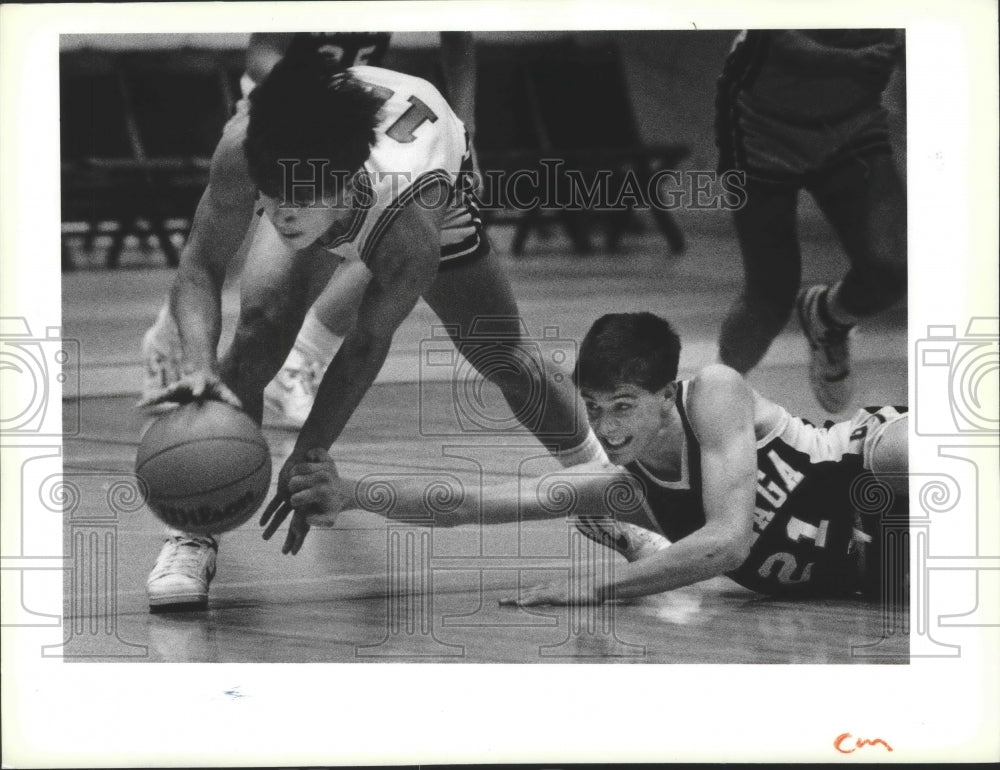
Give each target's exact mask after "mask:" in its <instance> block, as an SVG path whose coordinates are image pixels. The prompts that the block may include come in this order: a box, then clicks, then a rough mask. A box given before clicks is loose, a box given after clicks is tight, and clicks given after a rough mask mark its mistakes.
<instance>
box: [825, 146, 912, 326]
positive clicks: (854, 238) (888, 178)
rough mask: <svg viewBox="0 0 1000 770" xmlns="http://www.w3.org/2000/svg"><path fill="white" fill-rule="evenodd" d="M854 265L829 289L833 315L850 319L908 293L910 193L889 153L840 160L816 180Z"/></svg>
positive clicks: (842, 320) (844, 320) (841, 319)
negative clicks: (907, 210)
mask: <svg viewBox="0 0 1000 770" xmlns="http://www.w3.org/2000/svg"><path fill="white" fill-rule="evenodd" d="M809 191H810V192H811V193H812V194H813V197H815V199H816V202H817V204H818V205H819V207H820V209H821V210H822V212H823V214H824V215H825V216H826V218H827V219H828V220H829V221H830V224H831V225H833V228H834V230H835V231H836V233H837V236H838V237H839V238H840V242H841V244H842V245H843V247H844V251H845V252H846V254H847V257H848V259H849V260H850V263H851V267H850V269H849V270H848V272H847V274H846V275H845V276H844V278H843V279H842V280H841V281H839V282H838V283H837V284H835V285H834V286H833V287H832V288H831V290H830V293H829V297H828V300H827V308H828V310H829V312H830V315H831V316H832V318H833V320H835V321H837V322H839V323H843V324H851V323H855V322H856V321H857V320H859V319H861V318H864V317H865V316H870V315H873V314H875V313H878V312H880V311H882V310H885V309H886V308H888V307H890V306H891V305H893V304H895V303H896V302H897V301H898V300H900V299H901V298H902V297H903V296H904V295H905V294H906V197H905V191H904V189H903V182H902V180H901V179H900V177H899V172H898V171H897V169H896V164H895V163H894V162H893V158H892V155H891V154H890V153H888V152H880V153H876V154H872V155H866V156H863V157H859V158H856V159H852V160H851V161H849V162H846V163H843V164H841V165H839V166H838V167H837V168H836V169H834V170H832V171H830V172H828V173H826V174H824V175H822V176H821V177H820V178H818V180H817V181H816V182H815V183H814V184H811V185H810V187H809Z"/></svg>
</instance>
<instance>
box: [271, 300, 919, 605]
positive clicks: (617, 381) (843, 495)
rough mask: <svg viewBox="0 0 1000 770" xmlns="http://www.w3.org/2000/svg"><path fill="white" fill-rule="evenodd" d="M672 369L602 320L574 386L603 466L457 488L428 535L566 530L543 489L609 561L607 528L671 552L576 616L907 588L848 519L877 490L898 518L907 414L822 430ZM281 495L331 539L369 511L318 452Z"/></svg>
mask: <svg viewBox="0 0 1000 770" xmlns="http://www.w3.org/2000/svg"><path fill="white" fill-rule="evenodd" d="M679 355H680V340H679V338H678V337H677V335H676V334H675V333H674V331H673V329H672V328H671V326H670V325H669V324H668V323H667V322H666V321H665V320H663V319H661V318H659V317H657V316H655V315H653V314H650V313H632V314H617V315H607V316H604V317H602V318H600V319H598V320H597V322H596V323H594V325H593V326H592V327H591V329H590V331H589V332H588V333H587V335H586V337H585V339H584V340H583V343H582V345H581V347H580V351H579V359H578V365H577V369H576V373H575V376H574V377H575V381H576V384H577V386H578V387H579V390H580V394H581V396H582V397H583V400H584V403H585V404H586V407H587V414H588V418H589V420H590V425H591V427H592V428H593V430H594V431H595V433H596V435H597V436H598V438H599V439H600V441H601V443H602V444H603V446H604V449H605V450H606V452H607V456H608V459H609V461H610V463H607V464H602V463H600V462H597V463H594V464H591V465H590V466H578V467H577V468H572V469H569V470H567V471H560V472H558V473H557V474H555V475H554V476H553V477H551V478H547V477H544V476H543V477H539V478H534V479H521V480H519V481H518V482H515V483H514V484H510V485H496V486H489V487H485V488H483V489H482V491H481V494H477V493H476V492H475V491H472V490H468V489H466V490H464V492H465V494H464V496H463V500H462V503H461V504H460V506H459V507H458V508H457V510H455V511H454V512H452V511H451V510H450V509H449V512H447V513H440V514H437V515H436V517H435V524H436V525H439V526H440V525H444V526H450V525H458V524H474V523H478V522H481V523H484V524H489V523H498V522H502V521H517V520H522V519H533V518H553V517H560V518H562V517H565V516H567V515H568V513H567V511H566V510H565V508H564V507H563V506H559V505H553V504H552V500H550V499H548V494H549V493H548V492H547V489H548V484H549V483H555V484H567V483H569V484H572V485H573V487H574V491H575V500H576V505H575V508H574V510H573V511H572V512H570V514H569V515H572V516H575V517H576V518H578V519H580V520H581V521H582V523H583V525H584V526H591V527H593V528H594V529H595V530H596V534H597V536H598V537H599V536H600V534H601V531H602V530H604V531H606V532H607V534H608V535H609V537H608V544H609V545H612V547H614V543H613V540H612V538H613V537H614V535H613V533H611V532H610V531H608V529H607V527H608V521H609V520H615V519H617V520H622V521H628V522H630V523H632V524H634V525H637V526H639V527H643V528H645V529H647V530H648V531H651V532H655V533H657V534H659V535H662V536H665V537H666V538H668V539H669V540H670V543H671V544H670V545H669V546H667V547H663V548H654V549H651V550H649V552H648V553H646V554H644V555H641V556H640V557H639V558H636V559H631V560H630V561H629V562H628V563H627V564H624V565H618V566H616V567H615V569H614V571H613V575H612V577H611V578H610V579H609V580H606V581H605V582H604V583H601V584H598V585H596V587H592V588H588V587H587V586H573V587H572V591H571V594H572V595H573V596H575V597H576V598H575V599H573V600H572V601H575V602H577V601H578V602H584V603H591V602H601V601H605V600H609V599H628V598H631V597H637V596H644V595H647V594H655V593H660V592H663V591H669V590H671V589H674V588H680V587H682V586H686V585H690V584H692V583H697V582H699V581H702V580H707V579H709V578H713V577H718V576H720V575H727V576H729V577H730V578H732V579H733V580H735V581H736V582H738V583H740V584H741V585H743V586H745V587H747V588H750V589H752V590H755V591H759V592H763V593H767V594H777V595H815V594H823V595H830V594H834V595H854V594H856V593H862V594H865V595H869V596H871V595H878V593H879V591H880V589H881V588H882V581H883V580H897V579H904V578H905V575H900V574H896V573H893V574H889V575H883V574H882V565H881V564H880V559H879V556H880V548H879V547H877V545H876V544H877V541H878V538H879V535H880V531H879V530H880V527H881V526H882V525H883V522H881V521H879V520H878V519H879V517H878V516H877V515H872V514H868V515H866V516H862V515H861V514H860V513H857V512H856V511H858V510H865V509H866V507H870V506H866V500H867V499H868V495H870V491H871V488H870V487H869V492H868V493H866V492H865V491H864V489H865V484H864V482H866V481H871V482H872V483H876V482H874V480H875V479H880V481H881V482H882V483H885V484H886V485H887V486H886V488H885V489H886V490H890V491H891V494H889V495H888V496H889V497H894V498H895V499H896V500H897V501H898V502H899V503H901V504H905V500H904V499H903V498H905V496H906V494H907V491H906V477H905V474H906V469H907V454H906V445H907V434H906V430H907V418H906V413H905V412H906V410H905V409H903V408H893V407H889V406H886V407H881V408H872V409H862V410H860V411H858V413H857V414H855V415H854V417H853V418H852V419H850V420H848V421H845V422H840V423H829V424H828V425H827V426H826V427H823V428H818V427H815V426H814V425H812V424H810V423H808V422H807V421H805V420H802V419H799V418H796V417H794V416H792V415H791V414H789V413H788V412H787V411H786V410H785V409H783V408H782V407H781V406H779V405H778V404H775V403H773V402H771V401H769V400H767V399H766V398H764V397H763V396H761V395H760V394H758V393H756V392H754V391H753V390H752V389H751V388H750V387H749V386H748V385H747V383H746V381H745V380H744V379H743V378H742V377H741V376H740V375H739V373H737V372H736V371H734V370H733V369H730V368H729V367H726V366H723V365H720V364H714V365H712V366H708V367H706V368H705V369H703V370H701V371H700V372H699V373H698V374H697V375H695V376H694V377H693V378H691V379H689V380H679V381H678V380H677V379H676V377H677V365H678V359H679ZM870 474H874V475H870ZM424 486H425V484H414V482H413V481H409V482H408V481H405V480H404V481H401V482H400V483H399V484H398V485H396V488H395V489H394V490H393V493H394V494H393V498H394V500H395V505H394V508H393V510H392V514H391V515H393V516H399V515H405V513H406V512H407V511H408V510H410V509H411V508H412V509H413V510H422V508H421V506H426V505H427V503H426V499H427V498H426V495H425V494H424V492H425V490H424V489H423V487H424ZM288 487H289V490H290V491H291V492H292V497H291V500H292V503H293V504H294V505H296V506H298V507H299V509H300V511H302V512H303V513H305V514H312V513H315V514H325V515H324V517H323V518H324V520H325V523H326V524H327V525H329V524H330V523H332V520H333V518H334V514H335V513H336V512H338V511H340V510H343V509H347V508H361V509H364V508H366V504H367V507H368V508H369V509H373V508H375V507H376V506H374V505H373V503H374V502H375V501H374V500H370V499H369V497H368V495H366V494H364V493H363V491H362V490H363V482H361V483H359V482H355V481H353V480H349V479H341V478H338V477H337V473H336V468H335V467H334V464H333V462H332V460H331V459H330V458H329V456H328V455H327V454H326V453H322V452H318V453H316V454H315V455H313V456H311V457H310V458H309V460H308V461H307V462H305V463H303V464H301V465H300V466H298V467H296V468H293V469H292V475H291V479H290V481H289V485H288ZM568 497H571V496H568V495H566V494H565V493H564V491H563V492H562V493H560V498H561V499H567V498H568ZM616 501H617V502H616ZM636 501H638V502H639V504H636ZM382 502H383V503H384V500H383V501H382ZM383 510H384V509H383ZM424 510H425V509H424ZM904 520H905V519H904ZM308 526H309V521H308V515H307V516H304V517H303V520H300V521H294V522H293V525H292V527H290V530H289V533H288V537H287V539H286V542H285V550H286V551H290V552H292V553H295V552H297V551H298V550H299V548H301V545H302V539H303V538H304V537H305V535H306V533H307V532H308ZM595 539H597V538H595ZM873 541H875V543H876V544H873ZM897 566H898V565H897ZM569 601H571V599H570V597H569V596H567V593H566V586H565V583H564V582H563V583H562V584H558V583H553V584H543V585H538V586H534V587H531V588H528V589H526V590H524V591H522V592H521V594H520V595H519V596H518V597H516V598H511V599H510V600H508V601H507V602H505V603H515V604H518V605H523V606H528V605H535V604H565V603H568V602H569Z"/></svg>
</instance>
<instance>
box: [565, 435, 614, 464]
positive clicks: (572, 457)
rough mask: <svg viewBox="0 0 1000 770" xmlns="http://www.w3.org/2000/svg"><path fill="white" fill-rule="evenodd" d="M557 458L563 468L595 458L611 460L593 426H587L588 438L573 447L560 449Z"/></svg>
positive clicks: (601, 460) (606, 461)
mask: <svg viewBox="0 0 1000 770" xmlns="http://www.w3.org/2000/svg"><path fill="white" fill-rule="evenodd" d="M556 459H557V460H558V461H559V464H560V465H562V467H563V468H572V467H573V466H574V465H584V464H585V463H590V462H594V461H595V460H596V461H599V462H601V463H608V462H610V460H608V455H607V454H606V453H605V451H604V447H602V446H601V442H600V441H598V440H597V436H596V435H594V431H593V429H592V428H587V438H585V439H584V440H583V442H582V443H580V444H577V445H576V446H575V447H572V448H571V449H562V450H560V451H559V452H558V453H557V454H556Z"/></svg>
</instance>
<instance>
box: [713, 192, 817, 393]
mask: <svg viewBox="0 0 1000 770" xmlns="http://www.w3.org/2000/svg"><path fill="white" fill-rule="evenodd" d="M746 192H747V200H746V205H745V206H743V208H741V209H739V210H737V211H735V212H733V219H734V222H735V225H736V233H737V236H738V238H739V244H740V250H741V252H742V256H743V271H744V284H743V291H742V293H741V294H740V296H739V297H738V298H737V300H736V301H735V302H734V303H733V305H732V306H731V307H730V309H729V312H728V314H727V315H726V318H725V320H724V321H723V323H722V330H721V332H720V336H719V360H720V361H722V363H724V364H726V365H727V366H731V367H732V368H733V369H736V371H738V372H741V373H743V374H745V373H746V372H748V371H750V370H751V369H753V368H754V367H755V366H756V365H757V364H758V363H759V362H760V360H761V359H762V358H763V357H764V354H765V353H767V350H768V348H769V347H770V346H771V342H772V341H773V340H774V338H775V337H776V336H777V335H778V333H779V332H780V331H781V330H782V329H783V328H784V326H785V324H786V323H787V322H788V317H789V315H790V314H791V312H792V309H793V307H794V306H795V295H796V292H797V291H798V288H799V280H800V275H801V253H800V250H799V238H798V228H797V223H796V216H797V203H798V189H797V188H796V187H794V186H792V185H784V184H772V183H768V182H759V181H754V180H748V182H747V190H746Z"/></svg>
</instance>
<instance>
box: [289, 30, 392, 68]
mask: <svg viewBox="0 0 1000 770" xmlns="http://www.w3.org/2000/svg"><path fill="white" fill-rule="evenodd" d="M391 38H392V33H391V32H296V33H295V36H294V37H293V38H292V42H291V43H290V44H289V46H288V50H287V51H286V52H285V55H286V56H289V55H298V54H302V53H313V52H315V53H319V54H321V55H322V56H323V57H325V58H326V59H327V60H328V61H329V62H330V63H331V64H336V65H338V66H341V67H355V66H358V65H368V66H371V67H380V66H381V65H382V60H383V59H384V58H385V53H386V51H388V50H389V40H390V39H391Z"/></svg>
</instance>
